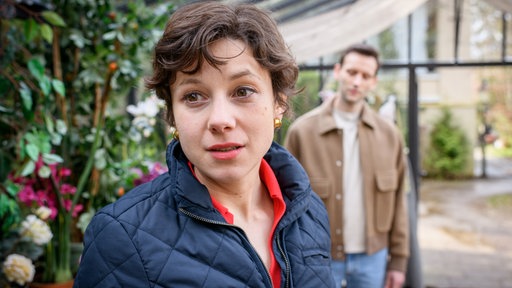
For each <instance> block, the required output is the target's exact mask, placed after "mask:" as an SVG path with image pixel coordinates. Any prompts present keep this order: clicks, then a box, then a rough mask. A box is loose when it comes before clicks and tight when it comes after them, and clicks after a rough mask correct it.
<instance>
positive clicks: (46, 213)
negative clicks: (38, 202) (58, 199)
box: [35, 206, 52, 221]
mask: <svg viewBox="0 0 512 288" xmlns="http://www.w3.org/2000/svg"><path fill="white" fill-rule="evenodd" d="M35 214H36V215H37V217H39V219H41V220H43V221H45V220H48V218H49V217H50V215H51V214H52V209H50V208H48V207H46V206H41V207H39V208H37V210H36V212H35Z"/></svg>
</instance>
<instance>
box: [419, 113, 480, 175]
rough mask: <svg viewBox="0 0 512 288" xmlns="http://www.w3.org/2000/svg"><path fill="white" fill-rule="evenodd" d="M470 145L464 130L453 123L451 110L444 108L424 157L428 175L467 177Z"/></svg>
mask: <svg viewBox="0 0 512 288" xmlns="http://www.w3.org/2000/svg"><path fill="white" fill-rule="evenodd" d="M470 151H471V149H470V145H469V142H468V140H467V138H466V135H465V134H464V131H463V130H462V129H461V128H459V127H458V126H456V125H455V124H454V123H453V115H452V113H451V112H450V110H448V109H446V108H443V110H442V115H441V117H440V118H439V120H438V121H437V122H436V123H435V124H434V127H433V129H432V131H431V133H430V146H429V147H428V152H427V153H426V156H425V159H424V168H425V170H426V172H427V176H428V177H435V178H448V179H450V178H462V177H466V176H467V175H466V174H467V171H466V164H467V160H468V159H469V156H470Z"/></svg>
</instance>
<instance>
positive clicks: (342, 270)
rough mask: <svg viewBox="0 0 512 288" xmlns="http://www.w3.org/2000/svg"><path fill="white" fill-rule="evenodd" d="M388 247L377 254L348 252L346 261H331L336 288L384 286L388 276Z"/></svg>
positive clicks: (379, 287) (373, 287)
mask: <svg viewBox="0 0 512 288" xmlns="http://www.w3.org/2000/svg"><path fill="white" fill-rule="evenodd" d="M387 257H388V249H382V250H380V251H378V252H377V253H375V254H372V255H367V254H366V253H355V254H346V257H345V261H335V260H333V261H332V263H331V269H332V274H333V276H334V280H335V283H336V285H337V286H336V288H339V287H347V288H382V287H384V281H385V277H386V264H387Z"/></svg>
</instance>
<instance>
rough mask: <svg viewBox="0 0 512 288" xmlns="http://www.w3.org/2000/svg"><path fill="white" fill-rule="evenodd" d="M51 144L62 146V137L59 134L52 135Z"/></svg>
mask: <svg viewBox="0 0 512 288" xmlns="http://www.w3.org/2000/svg"><path fill="white" fill-rule="evenodd" d="M50 136H51V142H52V144H53V145H57V146H58V145H60V143H62V135H60V134H59V133H52V134H51V135H50Z"/></svg>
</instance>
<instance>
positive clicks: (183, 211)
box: [179, 208, 288, 287]
mask: <svg viewBox="0 0 512 288" xmlns="http://www.w3.org/2000/svg"><path fill="white" fill-rule="evenodd" d="M179 210H180V211H181V212H182V213H183V214H185V215H187V216H189V217H191V218H194V219H196V220H199V221H202V222H206V223H209V224H215V225H222V226H226V227H232V228H235V231H237V232H238V233H240V234H241V235H242V239H244V241H245V242H246V243H247V244H248V245H249V247H251V249H252V251H251V252H253V253H252V254H254V255H256V257H257V258H258V260H259V261H260V267H262V268H263V271H265V275H266V276H267V277H266V279H267V281H268V283H269V284H270V287H272V279H271V278H270V274H269V272H268V271H267V268H266V267H265V265H264V264H263V260H261V257H260V255H258V253H257V252H256V249H254V246H252V244H251V242H250V241H249V239H248V238H247V235H246V234H245V232H244V230H242V228H240V227H238V226H236V225H232V224H229V223H225V222H221V221H215V220H211V219H208V218H205V217H201V216H198V215H196V214H194V213H192V212H189V211H187V210H185V209H183V208H179ZM278 242H279V241H278ZM279 246H280V245H279ZM280 252H281V253H282V254H283V255H284V251H282V250H281V249H280ZM284 258H285V259H286V257H284ZM287 266H288V264H287ZM286 269H287V271H288V268H286Z"/></svg>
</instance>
